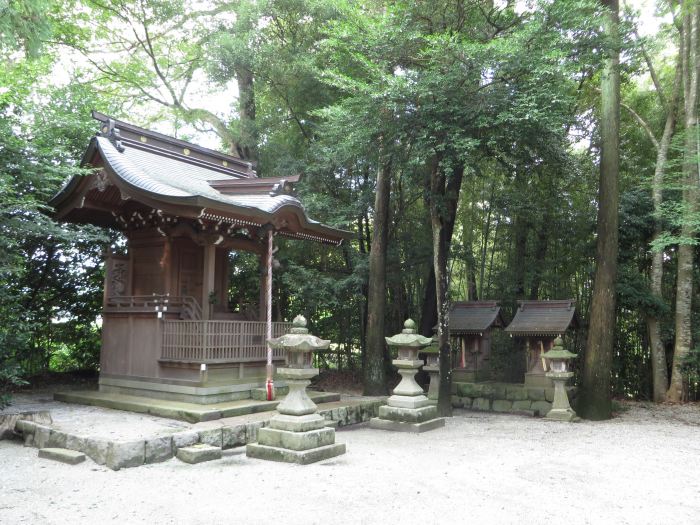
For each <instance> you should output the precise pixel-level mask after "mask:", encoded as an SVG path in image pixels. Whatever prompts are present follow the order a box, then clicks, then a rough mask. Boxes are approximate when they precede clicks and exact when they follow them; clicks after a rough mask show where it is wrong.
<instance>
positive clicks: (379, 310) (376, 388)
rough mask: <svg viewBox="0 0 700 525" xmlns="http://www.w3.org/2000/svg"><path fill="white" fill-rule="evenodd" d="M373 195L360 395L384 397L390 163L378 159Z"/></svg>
mask: <svg viewBox="0 0 700 525" xmlns="http://www.w3.org/2000/svg"><path fill="white" fill-rule="evenodd" d="M379 162H380V165H379V170H378V171H377V192H376V195H375V200H374V224H373V230H374V235H373V237H372V249H371V250H370V253H369V286H368V294H367V336H366V339H365V340H366V344H367V349H366V354H365V361H364V370H363V373H364V393H365V395H367V396H376V395H384V394H386V393H387V390H386V373H385V365H384V347H385V345H386V342H385V341H384V335H385V334H384V317H385V310H386V250H387V244H388V238H389V204H390V199H389V197H390V192H391V161H390V160H388V159H386V158H381V155H380V159H379Z"/></svg>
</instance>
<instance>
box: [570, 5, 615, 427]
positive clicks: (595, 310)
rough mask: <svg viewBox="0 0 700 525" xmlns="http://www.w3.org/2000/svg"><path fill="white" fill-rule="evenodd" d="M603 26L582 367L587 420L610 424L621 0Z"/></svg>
mask: <svg viewBox="0 0 700 525" xmlns="http://www.w3.org/2000/svg"><path fill="white" fill-rule="evenodd" d="M603 4H604V5H605V7H606V9H605V14H604V24H605V32H606V34H607V35H608V36H609V37H610V41H611V42H612V46H611V48H610V49H609V51H608V54H607V57H606V58H605V64H604V68H603V75H602V78H601V117H600V135H601V155H600V186H599V192H598V224H597V234H598V239H597V242H596V272H595V282H594V286H593V296H592V299H591V310H590V319H589V327H588V340H587V341H586V354H585V358H584V363H583V374H582V382H581V390H582V392H581V400H580V408H579V412H580V415H581V416H582V417H585V418H587V419H593V420H600V419H608V418H610V417H611V413H612V398H611V390H610V375H611V369H612V356H613V343H614V334H615V284H616V280H617V253H618V246H617V240H618V210H617V207H618V168H619V159H620V153H619V148H620V52H619V35H618V17H619V5H618V0H606V1H604V2H603Z"/></svg>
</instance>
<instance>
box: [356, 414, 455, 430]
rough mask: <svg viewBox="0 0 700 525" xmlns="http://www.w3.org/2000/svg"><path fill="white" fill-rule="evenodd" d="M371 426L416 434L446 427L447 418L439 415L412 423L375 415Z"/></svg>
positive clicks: (370, 423)
mask: <svg viewBox="0 0 700 525" xmlns="http://www.w3.org/2000/svg"><path fill="white" fill-rule="evenodd" d="M369 426H370V428H374V429H377V430H390V431H393V432H411V433H414V434H420V433H421V432H427V431H428V430H434V429H436V428H440V427H444V426H445V419H444V418H442V417H438V418H435V419H429V420H427V421H421V422H420V423H410V422H406V421H392V420H390V419H382V418H380V417H375V418H372V419H370V421H369Z"/></svg>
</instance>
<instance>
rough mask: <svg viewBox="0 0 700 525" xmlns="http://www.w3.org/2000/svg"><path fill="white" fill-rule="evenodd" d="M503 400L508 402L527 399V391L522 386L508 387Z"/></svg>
mask: <svg viewBox="0 0 700 525" xmlns="http://www.w3.org/2000/svg"><path fill="white" fill-rule="evenodd" d="M505 398H506V399H509V400H510V401H523V400H525V399H527V390H526V389H525V387H524V386H522V385H508V386H506V395H505Z"/></svg>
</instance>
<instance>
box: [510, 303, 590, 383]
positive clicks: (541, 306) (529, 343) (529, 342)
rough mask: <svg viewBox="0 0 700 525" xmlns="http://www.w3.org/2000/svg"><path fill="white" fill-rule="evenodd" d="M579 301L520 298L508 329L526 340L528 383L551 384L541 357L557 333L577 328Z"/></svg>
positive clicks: (526, 378) (552, 343)
mask: <svg viewBox="0 0 700 525" xmlns="http://www.w3.org/2000/svg"><path fill="white" fill-rule="evenodd" d="M578 324H579V321H578V316H577V315H576V301H574V300H571V299H567V300H558V301H518V309H517V311H516V313H515V317H514V318H513V321H512V322H511V323H510V324H509V325H508V326H507V327H506V329H505V332H506V333H508V334H510V335H511V336H512V337H518V338H522V339H524V341H525V356H526V368H525V386H533V387H551V386H552V381H551V379H549V378H548V377H546V375H545V374H546V372H547V364H546V360H545V359H544V358H543V357H542V356H543V354H544V353H545V352H548V351H549V350H551V349H552V347H553V346H554V340H555V339H556V338H557V337H558V336H562V337H563V336H564V334H565V333H566V332H567V331H568V330H569V329H572V328H573V329H575V328H578Z"/></svg>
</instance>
